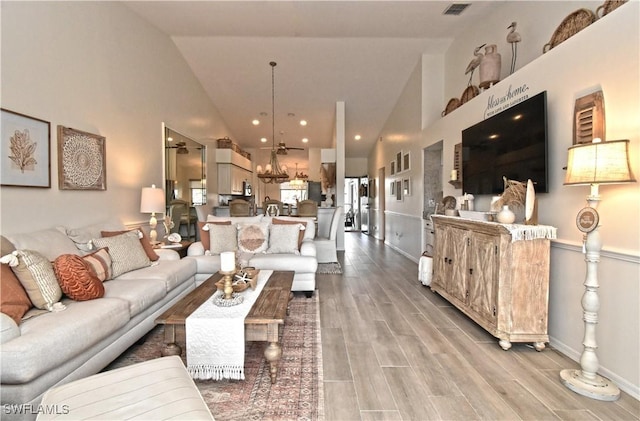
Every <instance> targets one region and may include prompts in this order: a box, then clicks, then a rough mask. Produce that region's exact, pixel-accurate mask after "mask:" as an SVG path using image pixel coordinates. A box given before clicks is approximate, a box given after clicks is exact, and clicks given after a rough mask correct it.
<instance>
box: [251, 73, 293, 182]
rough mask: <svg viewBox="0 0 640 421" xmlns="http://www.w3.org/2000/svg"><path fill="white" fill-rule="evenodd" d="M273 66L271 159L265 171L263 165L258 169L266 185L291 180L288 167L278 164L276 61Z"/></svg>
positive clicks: (259, 176) (259, 175) (260, 177)
mask: <svg viewBox="0 0 640 421" xmlns="http://www.w3.org/2000/svg"><path fill="white" fill-rule="evenodd" d="M269 65H270V66H271V142H272V146H271V157H270V158H269V163H268V164H267V165H265V167H264V170H263V168H262V165H258V166H257V167H256V172H257V173H258V178H259V179H260V180H262V182H263V183H265V184H271V183H278V184H280V183H284V182H285V181H288V180H289V174H287V167H286V166H285V165H282V166H281V165H280V163H279V162H278V154H277V152H278V150H277V149H276V135H275V133H276V123H275V121H276V117H275V108H276V107H275V82H274V81H275V78H274V69H275V67H276V65H277V63H276V62H275V61H272V62H270V63H269Z"/></svg>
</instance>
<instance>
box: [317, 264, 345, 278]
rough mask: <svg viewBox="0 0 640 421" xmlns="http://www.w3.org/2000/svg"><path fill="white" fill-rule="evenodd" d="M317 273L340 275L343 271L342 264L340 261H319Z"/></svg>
mask: <svg viewBox="0 0 640 421" xmlns="http://www.w3.org/2000/svg"><path fill="white" fill-rule="evenodd" d="M316 273H321V274H332V275H339V274H341V273H342V266H340V263H339V262H336V263H318V269H316Z"/></svg>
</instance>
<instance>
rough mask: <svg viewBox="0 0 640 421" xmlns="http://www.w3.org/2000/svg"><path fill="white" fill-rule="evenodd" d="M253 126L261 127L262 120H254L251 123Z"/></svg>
mask: <svg viewBox="0 0 640 421" xmlns="http://www.w3.org/2000/svg"><path fill="white" fill-rule="evenodd" d="M251 124H253V125H254V126H257V125H259V124H260V120H258V119H257V118H256V119H254V120H253V121H252V122H251Z"/></svg>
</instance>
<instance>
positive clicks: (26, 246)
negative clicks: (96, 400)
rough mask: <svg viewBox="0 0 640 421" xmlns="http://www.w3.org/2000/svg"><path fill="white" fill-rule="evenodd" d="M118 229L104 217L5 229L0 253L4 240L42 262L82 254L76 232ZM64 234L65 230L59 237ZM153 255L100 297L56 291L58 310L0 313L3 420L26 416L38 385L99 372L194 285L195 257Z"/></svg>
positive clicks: (32, 413) (33, 407)
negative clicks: (71, 226) (87, 222)
mask: <svg viewBox="0 0 640 421" xmlns="http://www.w3.org/2000/svg"><path fill="white" fill-rule="evenodd" d="M124 229H125V227H124V226H123V225H122V224H119V225H118V224H115V225H114V224H113V223H107V224H96V225H93V226H91V227H87V228H86V229H76V230H68V229H65V228H60V227H58V228H52V229H47V230H42V231H38V232H32V233H25V234H15V235H6V236H4V237H6V238H3V249H5V250H3V255H4V253H7V252H8V251H10V250H6V247H11V245H12V246H13V247H15V249H18V250H35V251H37V252H39V253H41V254H42V255H43V256H45V257H46V258H47V259H48V260H49V261H53V260H54V259H55V258H56V257H58V256H60V255H62V254H78V255H82V254H84V252H83V251H82V250H80V248H78V246H80V247H81V248H82V245H83V244H84V245H86V244H87V243H84V242H82V243H78V242H77V241H78V238H81V237H85V238H91V237H95V236H96V235H97V236H99V232H100V231H101V230H106V231H113V230H124ZM71 232H73V234H74V235H73V236H69V235H67V234H69V233H71ZM72 238H73V239H72ZM6 240H8V241H9V242H10V243H11V244H8V243H7V241H6ZM74 240H76V242H74ZM158 255H159V256H160V259H159V260H158V261H156V262H153V263H152V264H151V265H150V266H147V267H143V268H140V269H136V270H132V271H129V272H126V273H123V274H122V275H120V276H118V277H116V278H114V279H111V280H108V281H106V282H104V284H103V285H104V296H103V297H102V298H96V299H92V300H88V301H74V300H71V299H69V298H64V297H63V298H62V300H61V302H62V304H63V305H64V306H66V309H64V310H62V311H57V312H48V311H46V310H45V311H42V310H39V311H36V312H39V313H43V314H38V315H37V316H35V317H31V318H29V319H26V320H25V319H23V320H22V321H21V322H20V323H19V324H18V323H16V321H14V319H13V318H11V317H9V316H7V315H6V314H4V313H0V325H1V328H2V332H1V336H0V344H1V345H0V364H1V365H0V370H1V373H0V377H1V380H2V384H1V388H0V393H1V403H2V418H3V419H34V418H35V417H36V415H37V410H38V406H37V405H38V404H39V402H40V399H41V397H42V394H43V393H44V392H45V391H47V390H48V389H49V388H51V387H53V386H57V385H61V384H64V383H68V382H70V381H72V380H76V379H80V378H84V377H87V376H89V375H92V374H95V373H98V372H99V371H101V370H102V369H103V368H104V367H106V366H107V365H108V364H109V363H110V362H111V361H113V360H114V359H115V358H116V357H118V356H119V355H120V354H121V353H122V352H123V351H125V350H126V349H127V348H129V347H130V346H131V345H132V344H134V343H135V342H136V341H138V340H139V339H141V338H142V337H143V336H144V335H145V334H146V333H148V332H149V331H150V330H151V329H152V328H153V327H154V325H155V324H154V320H155V319H156V317H157V316H159V315H160V314H161V313H162V312H164V311H165V310H166V309H168V308H169V307H170V306H171V305H173V304H174V303H175V302H177V301H178V300H179V299H180V298H181V297H183V296H184V295H186V294H187V293H188V292H189V291H191V290H193V289H194V288H195V274H196V261H195V260H193V259H182V260H180V258H179V256H178V254H177V253H176V252H175V251H172V250H159V251H158ZM29 311H30V312H34V309H32V310H29ZM27 315H29V313H27Z"/></svg>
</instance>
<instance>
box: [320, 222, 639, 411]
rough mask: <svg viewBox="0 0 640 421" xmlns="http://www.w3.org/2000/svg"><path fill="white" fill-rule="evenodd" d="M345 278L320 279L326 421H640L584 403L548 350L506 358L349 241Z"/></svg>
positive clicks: (407, 271) (424, 290) (378, 254)
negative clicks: (567, 385) (565, 381)
mask: <svg viewBox="0 0 640 421" xmlns="http://www.w3.org/2000/svg"><path fill="white" fill-rule="evenodd" d="M345 249H346V251H345V252H344V253H343V254H342V253H341V254H340V260H341V264H342V267H343V272H344V273H343V274H342V275H318V279H317V283H318V289H319V291H320V316H321V334H322V352H323V361H324V395H325V403H324V412H325V419H327V420H638V419H639V414H640V402H638V401H637V400H635V399H634V398H632V397H630V396H629V395H628V394H626V393H624V392H623V393H622V396H621V398H620V400H618V401H617V402H601V401H596V400H592V399H589V398H585V397H583V396H580V395H578V394H576V393H573V392H571V391H570V390H569V389H567V388H565V387H564V386H563V385H562V384H561V382H560V380H559V373H560V370H561V369H565V368H578V364H577V363H575V362H574V361H572V360H570V359H569V358H568V357H565V356H564V355H562V354H560V353H559V352H557V351H555V350H554V349H552V348H550V347H547V348H546V349H545V350H544V351H542V352H537V351H535V350H534V349H533V348H532V347H530V346H529V345H527V344H514V346H513V348H512V349H511V350H509V351H503V350H502V349H501V348H500V347H499V346H498V342H497V340H496V339H495V338H493V337H492V336H491V335H489V334H488V333H486V332H485V331H484V330H483V329H482V328H480V327H479V326H478V325H476V324H475V323H474V322H472V321H471V320H470V319H468V318H467V317H466V316H465V315H464V314H462V313H461V312H459V311H458V310H457V309H456V308H454V307H453V306H451V305H450V304H449V303H448V302H447V301H445V300H444V299H442V298H441V297H440V296H439V295H437V294H435V293H433V292H431V290H430V289H429V288H428V287H424V286H422V285H421V284H420V283H419V282H418V280H417V273H418V265H417V264H416V263H414V262H412V261H411V260H409V259H407V258H406V257H404V256H402V255H401V254H399V253H397V252H396V251H394V250H393V249H391V248H389V247H386V246H384V244H383V243H382V242H380V241H378V240H375V239H374V238H373V237H369V236H367V235H364V234H361V233H358V232H351V233H345Z"/></svg>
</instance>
